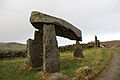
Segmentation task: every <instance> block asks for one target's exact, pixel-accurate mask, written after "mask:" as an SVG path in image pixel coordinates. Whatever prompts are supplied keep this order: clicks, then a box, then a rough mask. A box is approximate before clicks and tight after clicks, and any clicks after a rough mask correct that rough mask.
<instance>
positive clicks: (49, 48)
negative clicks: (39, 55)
mask: <svg viewBox="0 0 120 80" xmlns="http://www.w3.org/2000/svg"><path fill="white" fill-rule="evenodd" d="M43 43H44V44H43V56H44V57H43V69H44V72H50V73H53V72H59V71H60V54H59V49H58V45H57V40H56V34H55V28H54V25H46V24H44V26H43Z"/></svg>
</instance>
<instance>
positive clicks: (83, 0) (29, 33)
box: [0, 0, 120, 44]
mask: <svg viewBox="0 0 120 80" xmlns="http://www.w3.org/2000/svg"><path fill="white" fill-rule="evenodd" d="M119 4H120V1H119V0H78V1H75V0H1V1H0V11H1V12H0V37H1V38H0V41H22V42H25V40H26V39H27V38H29V37H31V38H33V34H34V33H33V32H34V28H33V27H32V25H31V24H30V22H29V17H30V13H31V11H33V10H38V11H41V12H45V13H47V14H50V15H53V16H56V17H60V18H62V19H65V20H67V21H69V22H71V23H72V24H74V25H75V26H76V27H78V28H79V29H81V30H82V32H83V42H84V41H89V40H91V39H90V37H93V36H94V35H95V34H97V35H100V36H101V35H106V34H107V35H109V34H110V35H111V36H114V35H112V34H115V35H116V34H120V23H119V21H120V5H119ZM101 38H104V39H106V37H104V36H103V37H101ZM110 39H112V38H110ZM114 39H116V38H114ZM117 39H118V38H117ZM58 40H60V41H59V44H65V43H67V42H68V43H70V42H69V41H68V40H66V42H64V40H63V39H61V38H59V39H58ZM73 43H74V41H73Z"/></svg>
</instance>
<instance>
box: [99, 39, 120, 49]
mask: <svg viewBox="0 0 120 80" xmlns="http://www.w3.org/2000/svg"><path fill="white" fill-rule="evenodd" d="M101 44H102V45H105V46H106V47H120V40H113V41H105V42H101Z"/></svg>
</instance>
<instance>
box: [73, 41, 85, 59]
mask: <svg viewBox="0 0 120 80" xmlns="http://www.w3.org/2000/svg"><path fill="white" fill-rule="evenodd" d="M74 57H77V58H80V57H83V53H82V47H81V45H80V43H79V41H76V44H75V51H74Z"/></svg>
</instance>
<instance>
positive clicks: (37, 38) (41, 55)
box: [27, 11, 82, 73]
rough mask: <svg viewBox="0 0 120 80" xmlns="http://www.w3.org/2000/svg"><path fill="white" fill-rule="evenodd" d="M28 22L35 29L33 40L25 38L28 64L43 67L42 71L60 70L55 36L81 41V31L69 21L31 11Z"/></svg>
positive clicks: (52, 71)
mask: <svg viewBox="0 0 120 80" xmlns="http://www.w3.org/2000/svg"><path fill="white" fill-rule="evenodd" d="M30 23H31V24H32V25H33V27H34V28H35V29H36V31H35V33H34V40H32V39H28V40H27V53H28V54H27V58H28V64H29V65H31V66H32V67H33V68H36V67H43V70H44V72H49V73H54V72H59V71H60V54H59V49H58V43H57V40H56V36H61V37H64V38H68V39H70V40H76V41H82V34H81V31H80V30H79V29H78V28H76V27H75V26H73V25H72V24H70V23H69V22H67V21H65V20H63V19H60V18H56V17H53V16H50V15H47V14H44V13H41V12H38V11H33V12H32V13H31V17H30Z"/></svg>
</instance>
